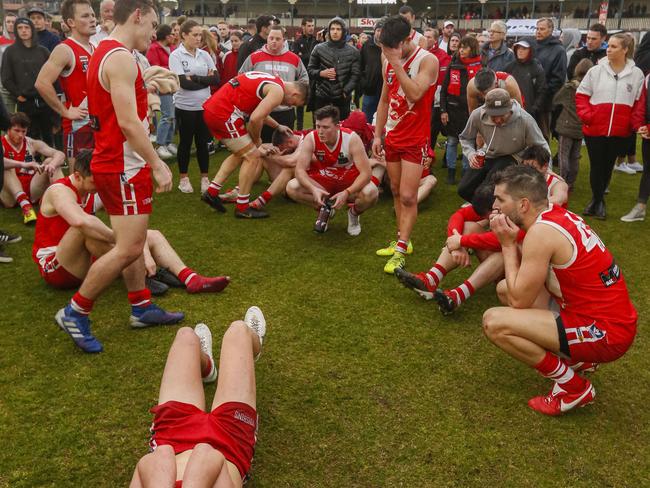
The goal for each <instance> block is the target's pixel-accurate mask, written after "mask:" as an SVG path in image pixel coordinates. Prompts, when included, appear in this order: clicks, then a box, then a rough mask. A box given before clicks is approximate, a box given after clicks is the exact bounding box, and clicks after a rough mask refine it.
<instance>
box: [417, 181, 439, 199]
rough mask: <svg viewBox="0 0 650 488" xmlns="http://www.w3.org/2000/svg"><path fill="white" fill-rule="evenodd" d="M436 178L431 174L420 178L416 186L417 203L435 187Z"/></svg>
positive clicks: (425, 197)
mask: <svg viewBox="0 0 650 488" xmlns="http://www.w3.org/2000/svg"><path fill="white" fill-rule="evenodd" d="M437 183H438V180H437V178H436V177H435V176H433V175H427V176H425V177H424V178H421V179H420V186H419V187H418V203H422V202H423V201H424V200H426V199H427V198H428V197H429V195H431V192H432V191H433V189H434V188H435V186H436V184H437Z"/></svg>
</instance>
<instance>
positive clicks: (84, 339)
mask: <svg viewBox="0 0 650 488" xmlns="http://www.w3.org/2000/svg"><path fill="white" fill-rule="evenodd" d="M54 320H55V321H56V323H57V324H58V325H59V327H60V328H61V330H63V331H64V332H65V333H66V334H68V335H69V336H70V338H71V339H72V340H73V341H74V343H75V345H76V346H77V347H78V348H79V349H81V350H82V351H83V352H89V353H96V352H102V351H103V350H104V347H103V346H102V343H101V342H99V341H98V340H97V339H96V338H95V336H93V335H92V334H91V332H90V319H89V318H88V316H87V315H81V314H79V313H77V312H75V311H74V310H73V309H72V307H71V306H70V304H68V305H67V306H66V307H65V308H62V309H61V310H59V311H58V312H57V313H56V315H55V316H54Z"/></svg>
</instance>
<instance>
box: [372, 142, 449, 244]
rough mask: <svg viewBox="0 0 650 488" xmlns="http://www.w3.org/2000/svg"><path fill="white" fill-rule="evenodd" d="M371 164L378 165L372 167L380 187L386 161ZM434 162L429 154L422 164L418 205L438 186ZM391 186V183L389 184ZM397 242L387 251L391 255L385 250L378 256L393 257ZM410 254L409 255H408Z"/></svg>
mask: <svg viewBox="0 0 650 488" xmlns="http://www.w3.org/2000/svg"><path fill="white" fill-rule="evenodd" d="M430 152H432V151H430ZM371 162H375V163H376V164H373V165H372V177H371V179H372V181H373V183H375V184H376V185H377V186H379V185H380V184H381V182H382V180H383V179H384V176H386V161H384V160H382V159H379V160H378V159H371ZM432 162H433V157H432V155H431V154H429V155H428V156H427V157H426V158H425V160H424V163H423V164H422V176H420V186H418V195H417V202H418V205H419V204H420V203H422V202H423V201H425V200H426V199H427V198H429V196H430V195H431V192H432V191H433V189H434V188H435V187H436V185H437V184H438V179H437V178H436V177H435V176H434V175H432V174H431V163H432ZM389 184H390V182H389ZM395 244H397V242H391V243H390V245H389V246H388V248H387V249H390V250H391V251H390V254H387V253H386V251H385V250H384V249H380V250H378V251H377V256H391V255H392V253H393V252H394V247H395ZM407 254H408V253H407Z"/></svg>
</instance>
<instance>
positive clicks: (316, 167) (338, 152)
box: [287, 105, 379, 236]
mask: <svg viewBox="0 0 650 488" xmlns="http://www.w3.org/2000/svg"><path fill="white" fill-rule="evenodd" d="M314 118H315V119H316V130H314V131H312V132H310V133H309V134H307V136H305V138H304V139H303V140H302V142H301V143H300V146H299V147H298V150H297V151H296V152H297V154H298V162H297V164H296V170H295V171H296V173H295V174H296V177H295V178H294V179H292V180H291V181H290V182H289V183H288V184H287V195H289V197H291V198H292V199H293V200H295V201H297V202H298V203H302V204H304V205H309V206H312V207H314V208H316V209H320V210H321V212H319V215H320V214H321V213H322V210H323V207H324V206H326V204H327V202H330V203H329V204H328V206H331V208H333V209H335V210H338V209H340V208H341V207H343V205H346V204H348V202H350V203H352V205H351V206H350V208H349V209H348V234H350V235H352V236H356V235H359V234H360V233H361V223H360V220H359V216H360V215H361V214H362V213H363V212H364V211H366V210H368V209H369V208H370V207H372V206H373V205H374V204H375V203H377V199H378V197H379V192H378V190H377V187H376V186H375V185H374V184H373V183H371V182H370V174H371V173H370V171H371V170H370V161H369V160H368V156H367V155H366V150H365V148H364V146H363V142H362V141H361V138H360V137H359V136H358V135H357V134H356V133H355V132H353V131H352V130H350V129H346V128H343V127H341V126H340V125H339V109H338V108H337V107H335V106H333V105H326V106H325V107H322V108H319V109H318V110H316V112H314ZM328 219H329V215H328ZM325 230H327V222H325V223H324V224H323V230H322V231H325Z"/></svg>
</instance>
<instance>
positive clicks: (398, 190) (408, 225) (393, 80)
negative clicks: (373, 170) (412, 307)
mask: <svg viewBox="0 0 650 488" xmlns="http://www.w3.org/2000/svg"><path fill="white" fill-rule="evenodd" d="M410 33H411V25H410V24H409V23H408V22H407V21H406V20H404V19H403V18H402V17H399V16H396V17H391V18H390V19H388V20H387V21H386V22H385V23H384V27H383V28H382V31H381V36H380V41H381V51H382V54H383V57H384V59H385V64H384V85H383V88H382V92H381V98H380V100H379V106H378V107H377V125H376V127H375V139H374V141H373V143H372V152H373V156H374V157H375V158H376V159H378V160H381V159H382V157H383V155H382V152H384V153H385V160H386V167H387V171H388V177H389V178H390V185H391V191H392V192H393V199H394V201H395V214H396V216H397V241H396V243H395V245H390V246H388V247H387V248H385V249H380V250H379V251H377V254H378V255H380V256H392V257H391V258H390V259H389V261H388V262H387V263H386V265H385V266H384V271H385V272H386V273H390V274H393V273H394V272H395V268H403V267H404V264H405V259H404V255H405V254H406V253H407V252H408V251H409V250H410V252H412V247H411V246H410V239H411V231H412V230H413V226H414V225H415V221H416V219H417V215H418V207H417V194H418V187H419V185H420V177H421V176H422V165H423V163H424V160H425V159H426V157H427V148H428V145H429V137H430V127H429V125H428V123H423V121H428V120H431V106H432V105H433V95H434V94H435V88H436V80H437V77H438V59H437V58H436V57H435V56H434V55H433V54H431V53H429V52H428V51H426V50H425V49H422V48H420V47H417V46H415V45H414V44H413V43H412V42H411V41H410V40H409V35H410ZM384 129H386V139H385V140H384V143H383V151H382V134H383V132H384ZM409 248H410V249H409Z"/></svg>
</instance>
